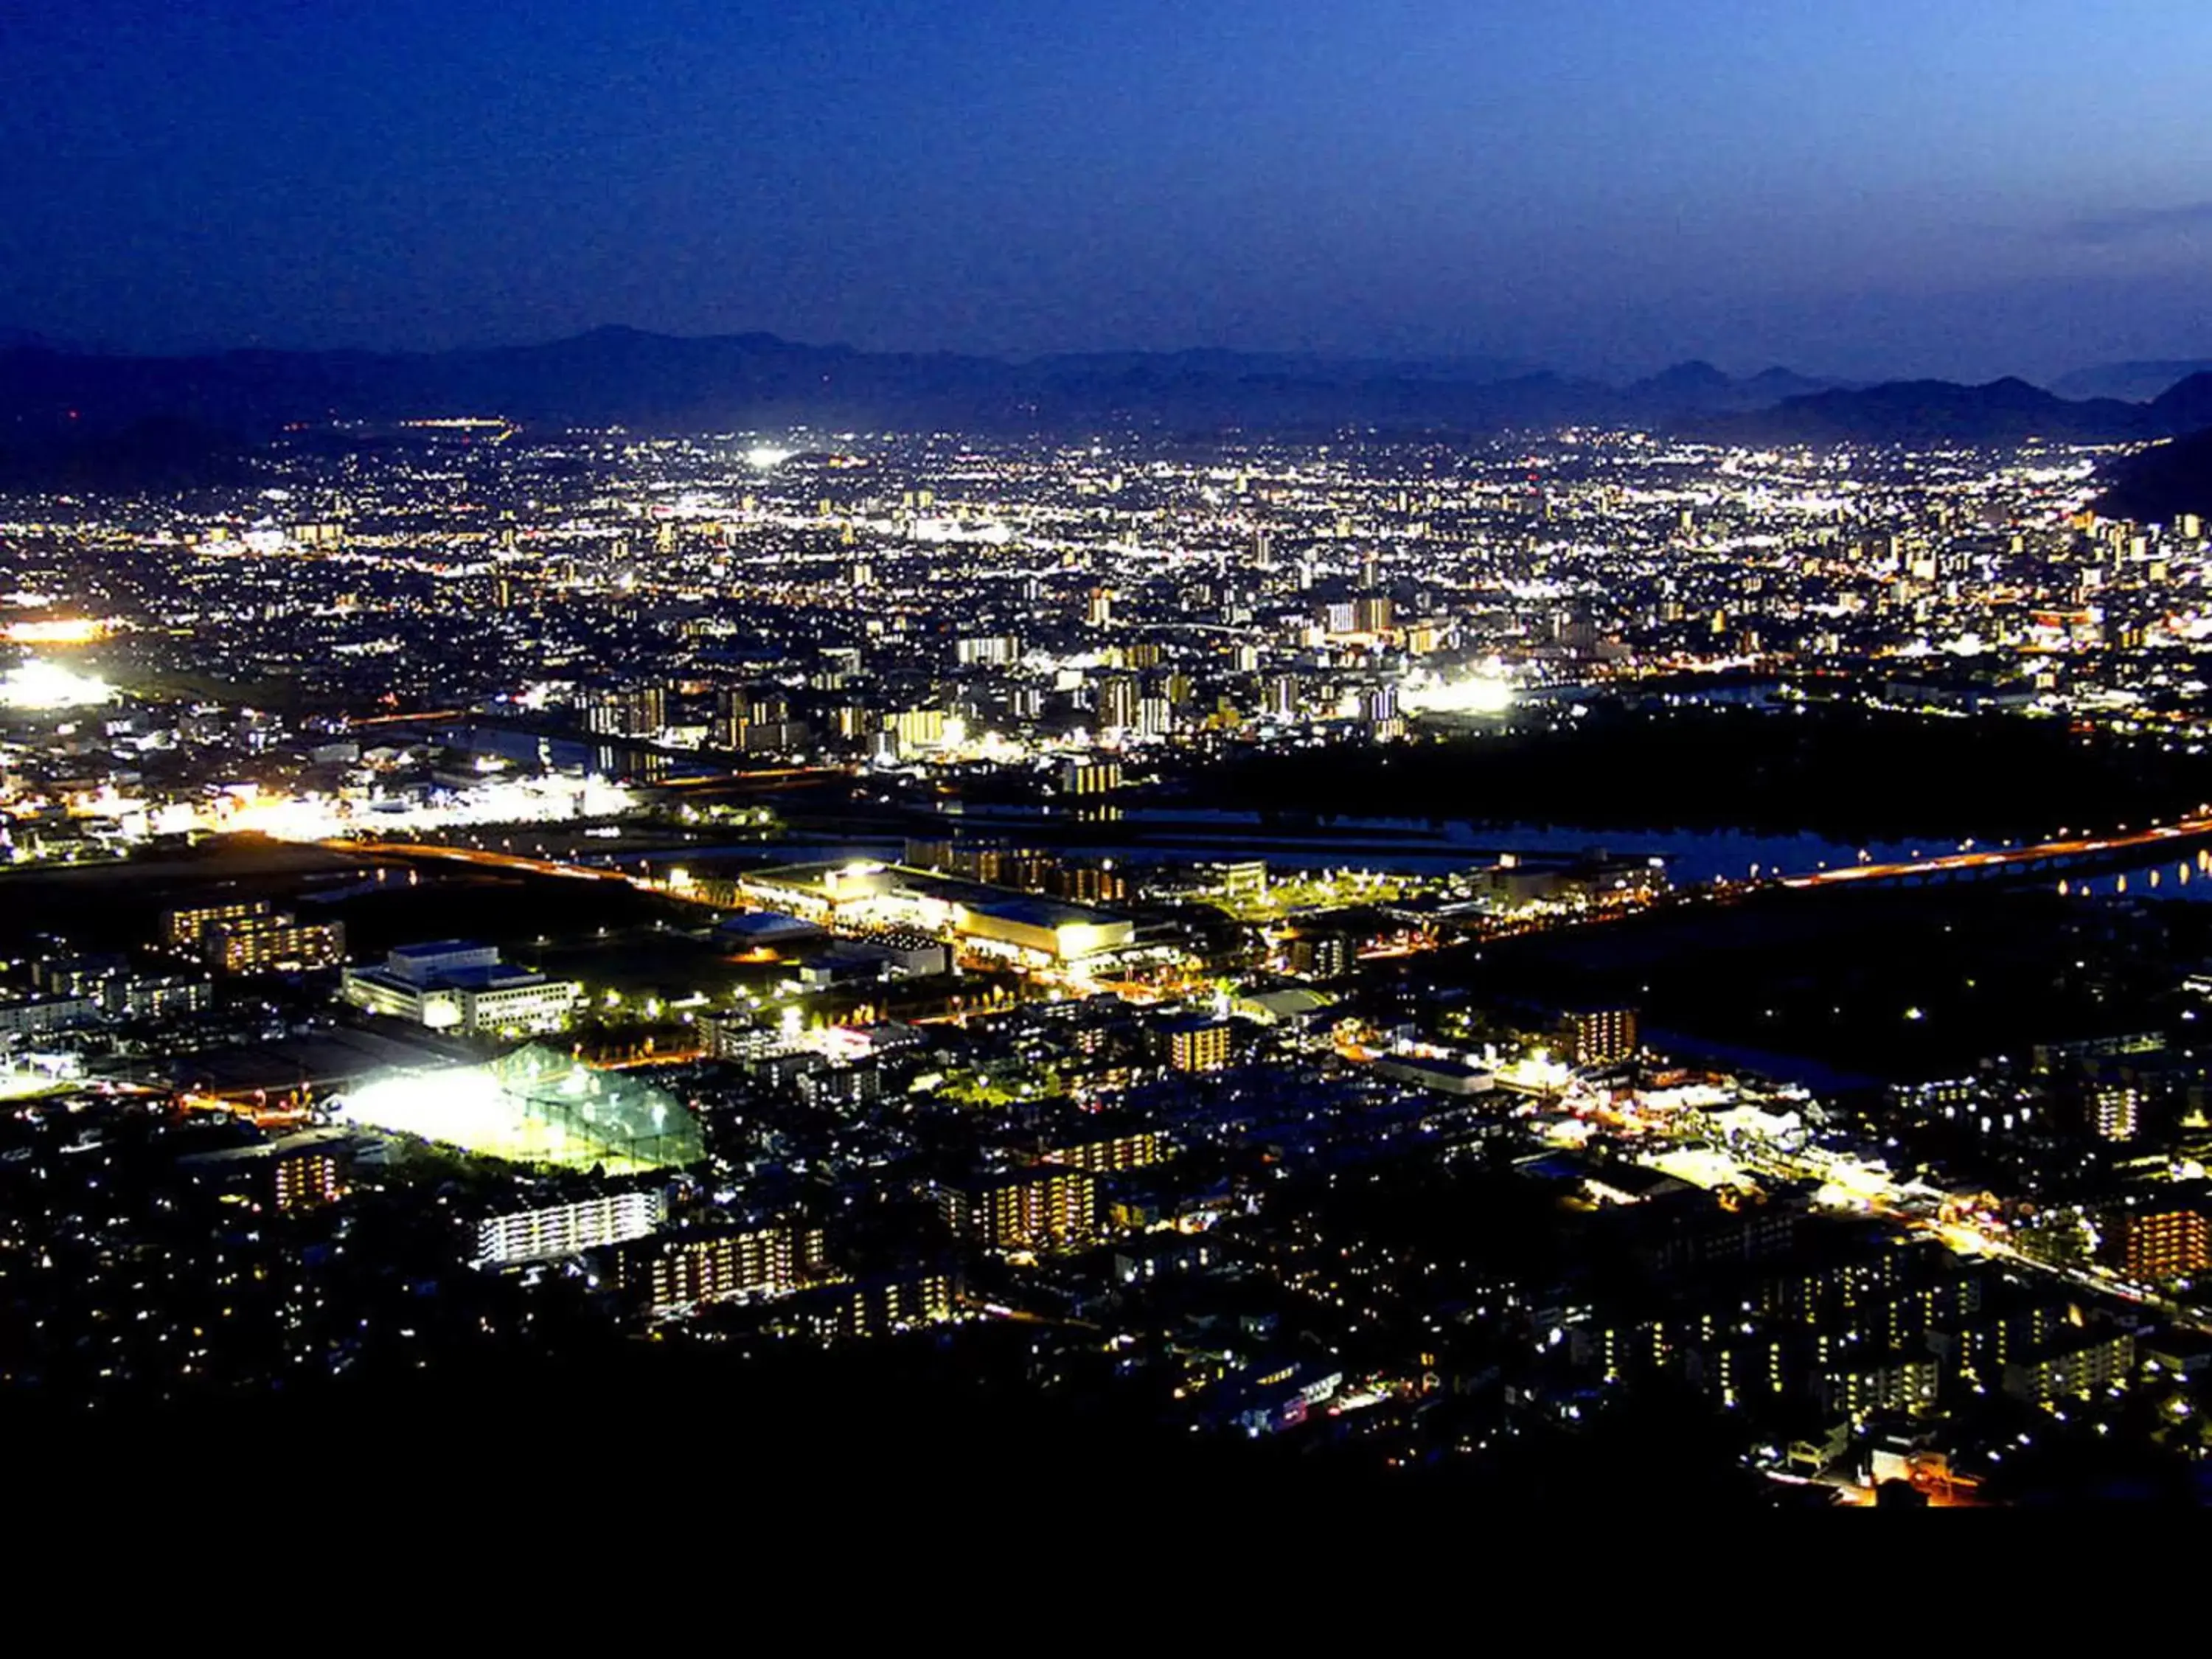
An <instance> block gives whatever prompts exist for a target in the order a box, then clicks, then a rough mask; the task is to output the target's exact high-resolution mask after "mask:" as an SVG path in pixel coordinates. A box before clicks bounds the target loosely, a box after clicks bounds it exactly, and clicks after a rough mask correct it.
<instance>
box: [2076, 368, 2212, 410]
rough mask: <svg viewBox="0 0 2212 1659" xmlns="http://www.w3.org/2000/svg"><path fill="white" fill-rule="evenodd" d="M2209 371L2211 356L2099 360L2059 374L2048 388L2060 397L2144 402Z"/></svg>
mask: <svg viewBox="0 0 2212 1659" xmlns="http://www.w3.org/2000/svg"><path fill="white" fill-rule="evenodd" d="M2208 370H2212V357H2168V358H2160V359H2157V360H2154V361H2147V362H2146V361H2138V362H2124V363H2100V364H2098V365H2097V366H2096V367H2095V368H2077V369H2075V371H2074V372H2073V373H2072V374H2062V375H2060V376H2059V377H2058V378H2057V380H2053V381H2051V391H2053V392H2057V394H2058V395H2059V396H2060V397H2062V398H2119V399H2120V400H2121V401H2122V402H2123V403H2131V404H2144V403H2148V402H2149V401H2150V400H2151V399H2152V398H2155V397H2157V396H2158V394H2159V393H2160V392H2163V391H2165V390H2166V388H2167V387H2168V386H2172V385H2173V384H2174V383H2175V382H2177V381H2179V380H2187V379H2188V378H2189V377H2190V376H2191V375H2192V374H2204V373H2205V372H2206V371H2208Z"/></svg>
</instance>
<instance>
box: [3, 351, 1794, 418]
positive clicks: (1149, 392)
mask: <svg viewBox="0 0 2212 1659" xmlns="http://www.w3.org/2000/svg"><path fill="white" fill-rule="evenodd" d="M1830 385H1832V382H1828V381H1822V380H1812V379H1809V378H1808V377H1806V376H1803V375H1800V374H1794V373H1793V372H1791V371H1790V370H1788V369H1782V368H1772V369H1768V370H1766V371H1765V373H1764V374H1759V375H1756V376H1753V377H1752V378H1750V379H1748V380H1734V379H1731V378H1730V377H1729V376H1728V375H1726V374H1722V373H1721V372H1720V371H1719V370H1718V369H1717V368H1713V367H1712V366H1711V364H1707V363H1686V364H1681V365H1679V366H1677V367H1676V368H1672V369H1669V370H1668V371H1666V372H1665V373H1664V374H1658V375H1654V376H1652V377H1650V379H1648V380H1639V381H1638V382H1636V383H1635V384H1634V385H1632V386H1625V387H1620V386H1607V385H1603V384H1601V383H1600V382H1598V381H1595V380H1582V379H1577V378H1574V377H1571V376H1566V375H1560V374H1553V373H1550V372H1549V371H1546V370H1541V369H1532V368H1528V367H1527V366H1525V365H1521V364H1516V363H1511V362H1502V361H1497V360H1490V359H1432V360H1411V361H1383V360H1378V361H1371V362H1369V361H1360V360H1347V359H1333V358H1327V357H1321V356H1302V355H1295V354H1281V353H1255V352H1237V351H1219V350H1197V351H1181V352H1088V353H1074V354H1067V355H1063V356H1048V357H1039V358H1035V359H1031V360H1029V361H1026V362H1008V361H1005V360H1000V359H996V358H988V357H978V356H963V355H961V354H958V353H951V352H944V353H909V352H864V351H858V350H854V349H852V348H850V347H848V346H841V345H828V346H816V345H805V344H799V343H794V342H792V341H787V340H784V339H781V338H779V337H776V336H775V335H772V334H733V335H720V336H710V337H699V338H679V337H671V336H668V335H660V334H652V333H647V332H645V331H641V330H637V329H629V328H622V327H607V328H599V329H594V330H592V331H590V332H589V333H586V334H580V335H575V336H573V337H568V338H566V339H561V340H555V341H550V342H548V343H544V344H542V345H529V346H510V347H498V348H491V349H480V350H467V351H453V352H437V353H419V354H379V353H368V352H348V351H332V352H283V351H268V350H242V351H229V352H222V353H218V354H213V355H208V356H186V357H137V356H100V355H95V354H91V353H84V352H72V351H67V350H61V349H54V348H51V347H46V346H40V345H35V344H14V345H8V344H0V423H13V424H15V425H17V426H28V427H32V428H51V427H52V426H54V425H55V424H56V423H58V422H82V423H84V424H85V425H86V426H88V427H95V426H96V427H100V428H116V427H120V426H125V425H128V424H131V423H132V422H137V421H141V420H144V419H147V418H149V417H153V416H173V417H179V418H184V419H188V420H191V421H194V422H198V423H200V424H202V425H204V426H207V427H210V428H216V429H220V430H228V431H237V432H242V433H252V434H257V435H258V434H264V433H267V432H270V431H273V430H275V429H276V428H281V427H283V426H287V425H294V424H299V423H301V422H314V423H320V422H327V421H331V420H353V421H390V420H400V419H406V418H410V417H421V416H438V415H453V414H483V415H503V416H507V417H509V418H511V419H513V420H517V421H520V422H525V423H526V424H537V425H547V426H586V427H598V426H624V427H630V428H638V429H642V430H663V431H677V430H684V431H700V430H727V429H739V428H779V427H786V426H793V425H802V424H804V425H810V426H825V427H830V428H860V429H867V428H917V427H945V428H968V429H975V430H985V431H1026V430H1049V429H1061V430H1065V429H1070V428H1084V427H1120V426H1134V427H1147V426H1150V427H1159V428H1172V429H1194V428H1195V429H1203V428H1254V429H1267V430H1293V429H1302V428H1341V427H1346V426H1380V427H1392V428H1448V429H1464V430H1474V431H1491V430H1497V429H1500V428H1508V427H1524V426H1525V427H1556V426H1562V425H1571V424H1577V423H1580V424H1595V423H1602V422H1657V423H1665V422H1671V421H1674V420H1676V419H1680V418H1684V417H1688V416H1699V415H1712V414H1720V413H1726V412H1729V411H1736V410H1747V409H1755V408H1759V407H1762V406H1764V405H1765V404H1771V403H1773V402H1775V401H1776V400H1777V399H1778V398H1783V397H1787V396H1790V395H1793V394H1796V393H1801V392H1812V391H1817V390H1820V389H1822V388H1824V387H1826V386H1830Z"/></svg>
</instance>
